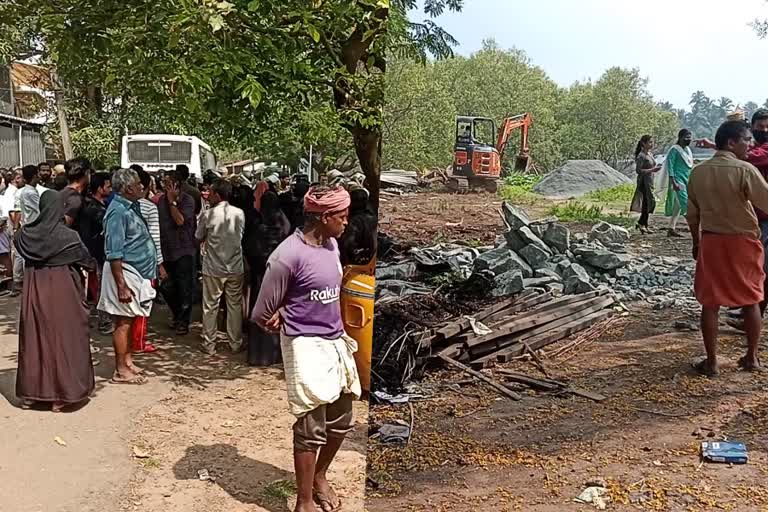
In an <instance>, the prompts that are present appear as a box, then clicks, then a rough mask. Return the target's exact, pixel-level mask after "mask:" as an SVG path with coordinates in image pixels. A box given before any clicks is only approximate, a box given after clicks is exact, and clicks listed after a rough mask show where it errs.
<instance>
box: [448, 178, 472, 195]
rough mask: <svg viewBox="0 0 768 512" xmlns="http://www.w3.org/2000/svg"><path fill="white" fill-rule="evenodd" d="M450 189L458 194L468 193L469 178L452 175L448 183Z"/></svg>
mask: <svg viewBox="0 0 768 512" xmlns="http://www.w3.org/2000/svg"><path fill="white" fill-rule="evenodd" d="M446 186H447V187H448V190H450V191H451V192H455V193H457V194H466V193H468V192H469V180H468V179H467V178H460V177H457V176H451V177H450V178H448V182H447V183H446Z"/></svg>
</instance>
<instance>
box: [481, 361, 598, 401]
mask: <svg viewBox="0 0 768 512" xmlns="http://www.w3.org/2000/svg"><path fill="white" fill-rule="evenodd" d="M495 371H496V372H497V373H500V374H502V375H503V376H504V377H506V378H507V379H509V380H511V381H512V382H518V383H520V384H525V385H527V386H531V387H532V388H535V389H540V390H542V391H558V390H559V391H562V392H563V393H571V394H573V395H577V396H580V397H583V398H588V399H590V400H594V401H595V402H602V401H603V400H605V399H606V397H605V396H604V395H601V394H600V393H595V392H592V391H588V390H586V389H581V388H575V387H573V386H570V385H568V384H566V383H565V382H560V381H558V380H553V379H549V378H547V379H534V378H533V377H529V376H528V375H525V374H522V373H519V372H515V371H512V370H507V369H504V368H499V369H496V370H495Z"/></svg>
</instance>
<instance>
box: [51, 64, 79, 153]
mask: <svg viewBox="0 0 768 512" xmlns="http://www.w3.org/2000/svg"><path fill="white" fill-rule="evenodd" d="M51 82H52V83H53V88H54V93H53V94H54V100H55V101H56V116H57V117H58V118H59V131H60V132H61V146H62V148H63V149H64V159H65V160H71V159H72V158H74V157H75V155H74V152H73V151H72V139H71V138H70V136H69V124H67V112H66V109H65V105H64V92H63V91H62V90H61V84H60V83H59V77H58V75H57V74H56V70H55V69H53V68H51Z"/></svg>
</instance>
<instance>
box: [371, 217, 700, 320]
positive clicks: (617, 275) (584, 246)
mask: <svg viewBox="0 0 768 512" xmlns="http://www.w3.org/2000/svg"><path fill="white" fill-rule="evenodd" d="M502 214H503V218H504V222H505V224H506V226H507V231H506V233H504V234H503V235H500V236H499V237H497V239H496V243H495V245H494V246H493V247H482V248H477V249H469V248H466V247H461V246H459V245H455V244H453V245H451V244H441V245H439V246H435V247H433V248H423V249H414V250H413V251H412V253H411V256H412V257H413V258H414V259H415V262H407V263H400V264H398V265H390V266H386V267H382V268H379V269H377V278H378V279H379V283H378V288H379V290H380V291H385V292H386V291H389V292H392V291H394V289H395V285H396V284H397V285H399V286H403V285H407V284H408V283H404V282H403V281H400V280H396V281H391V280H390V279H391V278H392V277H394V276H395V275H396V274H402V275H397V277H399V278H406V279H407V278H408V277H411V276H412V275H413V273H414V272H416V269H417V266H418V267H420V268H422V269H423V268H429V265H430V264H433V263H439V261H437V260H439V259H440V255H443V257H444V260H445V261H444V262H445V263H446V264H448V266H450V268H452V269H453V271H454V272H455V273H458V274H463V276H462V279H464V280H465V281H466V282H467V283H475V284H479V285H480V288H481V289H483V290H487V291H488V292H487V293H489V294H490V295H492V296H494V297H505V296H509V295H514V294H517V293H520V292H521V291H523V290H525V289H530V288H541V289H544V290H547V291H550V292H552V293H553V294H554V295H560V294H565V295H570V294H578V293H586V292H590V291H593V290H596V289H604V288H608V289H611V290H612V291H613V293H614V294H615V296H616V298H617V300H619V301H622V302H636V301H646V302H648V303H650V304H651V305H652V306H653V308H654V309H666V308H679V309H680V310H685V311H694V310H696V309H697V308H698V305H697V303H696V300H695V299H694V297H693V289H692V288H693V268H694V263H693V261H683V260H679V259H677V258H671V257H659V256H654V257H651V258H648V259H645V258H642V257H640V256H638V255H632V254H630V253H629V251H628V249H627V244H628V242H629V240H630V233H629V231H628V230H627V229H625V228H623V227H621V226H615V225H612V224H609V223H607V222H599V223H597V224H595V225H594V226H593V227H592V229H591V231H589V232H588V233H578V234H573V235H572V234H571V231H570V230H569V229H568V227H567V226H565V225H564V224H562V223H560V222H558V220H557V219H556V218H546V219H541V220H531V219H530V218H529V216H528V214H527V213H526V212H525V211H524V210H522V209H521V208H518V207H516V206H513V205H511V204H509V203H506V202H505V203H504V204H503V206H502ZM406 274H410V275H411V276H408V275H406ZM423 292H428V289H427V288H424V290H423Z"/></svg>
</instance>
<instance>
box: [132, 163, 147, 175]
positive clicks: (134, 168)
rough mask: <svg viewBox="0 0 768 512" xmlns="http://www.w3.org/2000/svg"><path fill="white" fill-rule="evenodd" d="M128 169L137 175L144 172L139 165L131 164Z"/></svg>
mask: <svg viewBox="0 0 768 512" xmlns="http://www.w3.org/2000/svg"><path fill="white" fill-rule="evenodd" d="M129 169H133V170H134V171H136V172H137V173H140V172H142V171H143V170H144V168H143V167H142V166H140V165H139V164H131V166H130V167H129Z"/></svg>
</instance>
